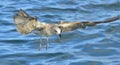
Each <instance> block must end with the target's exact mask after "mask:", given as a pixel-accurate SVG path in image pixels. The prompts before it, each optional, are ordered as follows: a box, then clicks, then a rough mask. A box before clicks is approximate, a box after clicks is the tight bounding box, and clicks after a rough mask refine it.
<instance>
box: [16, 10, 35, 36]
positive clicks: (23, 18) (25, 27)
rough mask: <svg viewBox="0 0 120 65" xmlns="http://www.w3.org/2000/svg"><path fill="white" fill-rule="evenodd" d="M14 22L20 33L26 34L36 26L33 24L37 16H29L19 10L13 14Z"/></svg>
mask: <svg viewBox="0 0 120 65" xmlns="http://www.w3.org/2000/svg"><path fill="white" fill-rule="evenodd" d="M14 23H15V25H16V28H17V30H18V31H19V32H20V33H21V34H28V33H30V32H31V31H32V30H34V29H35V28H36V27H35V26H34V24H37V18H36V17H30V16H29V15H28V14H27V13H26V12H24V11H23V10H20V11H19V12H18V13H17V14H15V15H14Z"/></svg>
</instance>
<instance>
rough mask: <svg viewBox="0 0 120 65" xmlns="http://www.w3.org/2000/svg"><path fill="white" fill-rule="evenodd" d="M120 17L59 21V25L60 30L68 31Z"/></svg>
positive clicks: (119, 17)
mask: <svg viewBox="0 0 120 65" xmlns="http://www.w3.org/2000/svg"><path fill="white" fill-rule="evenodd" d="M118 19H120V16H115V17H112V18H108V19H106V20H103V21H95V22H89V21H86V22H64V21H62V22H60V26H61V29H62V32H68V31H72V30H76V29H79V28H85V27H86V26H94V25H96V24H100V23H109V22H113V21H115V20H118Z"/></svg>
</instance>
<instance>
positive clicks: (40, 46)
mask: <svg viewBox="0 0 120 65" xmlns="http://www.w3.org/2000/svg"><path fill="white" fill-rule="evenodd" d="M41 48H42V38H41V36H40V45H39V47H38V50H39V51H40V50H41Z"/></svg>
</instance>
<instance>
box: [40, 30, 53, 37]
mask: <svg viewBox="0 0 120 65" xmlns="http://www.w3.org/2000/svg"><path fill="white" fill-rule="evenodd" d="M40 35H42V36H51V35H53V33H52V32H50V31H44V30H43V31H40Z"/></svg>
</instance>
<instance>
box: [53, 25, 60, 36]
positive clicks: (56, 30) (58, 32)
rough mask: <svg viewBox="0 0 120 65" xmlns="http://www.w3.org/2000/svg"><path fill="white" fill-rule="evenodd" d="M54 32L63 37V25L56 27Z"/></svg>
mask: <svg viewBox="0 0 120 65" xmlns="http://www.w3.org/2000/svg"><path fill="white" fill-rule="evenodd" d="M54 32H55V33H56V34H57V35H58V36H59V37H60V38H61V33H62V27H61V26H56V27H54Z"/></svg>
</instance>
